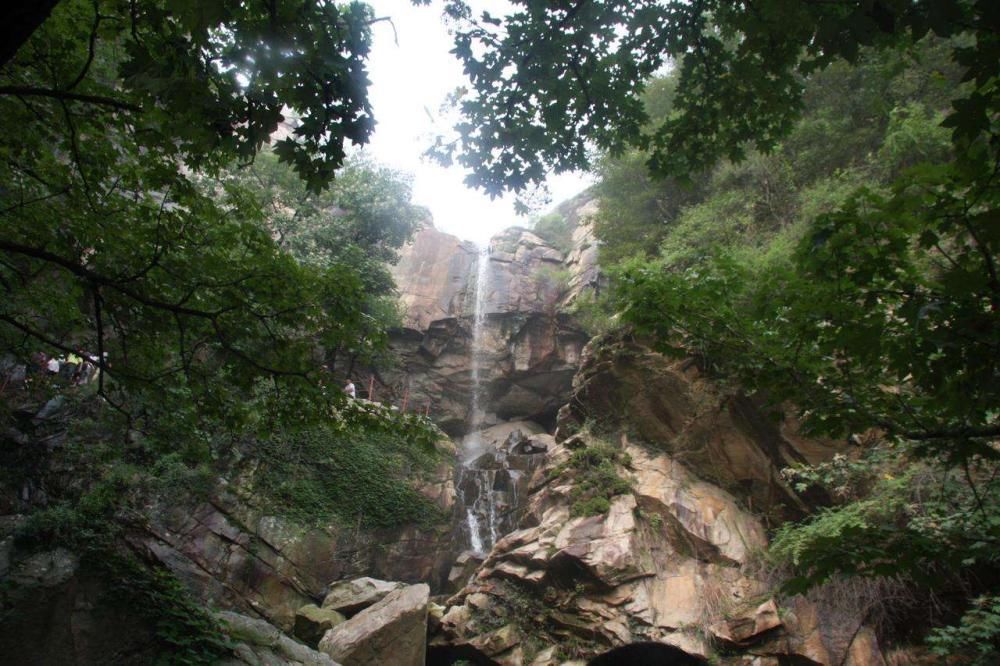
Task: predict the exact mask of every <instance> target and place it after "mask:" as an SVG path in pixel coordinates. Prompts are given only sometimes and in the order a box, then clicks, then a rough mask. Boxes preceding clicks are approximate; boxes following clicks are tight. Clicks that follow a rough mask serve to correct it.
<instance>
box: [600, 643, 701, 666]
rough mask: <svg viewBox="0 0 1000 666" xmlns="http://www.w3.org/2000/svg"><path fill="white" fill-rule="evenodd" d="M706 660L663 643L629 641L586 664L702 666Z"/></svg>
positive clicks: (605, 665) (612, 665) (611, 665)
mask: <svg viewBox="0 0 1000 666" xmlns="http://www.w3.org/2000/svg"><path fill="white" fill-rule="evenodd" d="M707 663H708V662H707V661H705V660H704V659H701V658H700V657H695V656H693V655H690V654H688V653H687V652H685V651H684V650H681V649H680V648H676V647H674V646H673V645H666V644H664V643H651V642H649V643H630V644H629V645H623V646H621V647H616V648H614V649H613V650H608V651H607V652H605V653H603V654H599V655H598V656H596V657H594V658H593V659H591V660H590V661H589V662H587V665H588V666H704V665H705V664H707Z"/></svg>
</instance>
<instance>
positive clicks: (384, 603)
mask: <svg viewBox="0 0 1000 666" xmlns="http://www.w3.org/2000/svg"><path fill="white" fill-rule="evenodd" d="M429 599H430V588H428V587H427V586H426V585H410V586H407V587H404V588H402V589H399V590H394V591H393V592H390V593H389V594H388V595H386V597H385V598H383V599H382V600H381V601H379V602H378V603H376V604H375V605H373V606H370V607H368V608H366V609H365V610H363V611H361V612H360V613H358V614H357V615H355V616H354V617H352V618H351V619H349V620H348V621H346V622H344V623H343V624H341V625H338V626H336V627H334V628H333V629H331V630H330V631H328V632H327V633H326V635H325V636H323V639H322V640H321V641H320V643H319V649H320V650H321V651H322V652H324V653H326V654H328V655H329V656H330V657H332V658H333V659H335V660H336V661H339V662H340V663H342V664H344V666H382V665H383V664H394V665H398V666H423V664H424V661H425V657H426V653H427V604H428V601H429Z"/></svg>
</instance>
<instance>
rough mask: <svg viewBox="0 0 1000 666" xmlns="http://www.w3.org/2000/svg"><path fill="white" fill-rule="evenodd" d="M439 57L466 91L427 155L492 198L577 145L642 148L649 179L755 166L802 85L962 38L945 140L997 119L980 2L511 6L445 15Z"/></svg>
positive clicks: (562, 159)
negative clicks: (658, 87) (866, 58)
mask: <svg viewBox="0 0 1000 666" xmlns="http://www.w3.org/2000/svg"><path fill="white" fill-rule="evenodd" d="M448 13H449V15H450V16H451V18H452V20H453V21H454V23H455V27H454V31H455V49H454V51H453V52H454V53H455V55H456V56H457V57H458V59H459V60H460V61H461V63H462V64H463V67H464V70H465V73H466V75H467V76H468V78H469V81H470V84H471V86H470V88H469V89H468V90H464V91H460V93H464V94H460V95H458V96H457V98H456V102H457V106H458V111H459V114H460V121H459V122H458V124H457V126H456V128H455V135H454V136H450V137H441V138H439V139H438V141H437V143H436V144H435V146H434V147H433V148H432V149H431V154H433V155H435V156H436V157H438V158H439V159H441V160H442V161H444V162H445V163H450V162H451V161H452V160H457V161H458V162H459V163H460V164H461V165H462V166H464V167H466V168H468V169H470V170H472V172H473V174H472V175H471V176H470V177H469V178H468V179H467V180H468V182H469V183H470V184H472V185H475V186H478V187H481V188H483V189H485V190H486V191H487V192H490V193H492V194H497V193H499V192H502V191H504V190H520V189H522V188H524V187H525V186H527V185H529V184H532V183H539V182H541V181H542V180H543V179H544V178H545V176H546V174H547V173H548V172H549V171H555V172H557V173H558V172H562V171H567V170H571V169H575V168H586V167H587V166H589V164H590V154H591V151H590V149H589V146H597V148H598V149H600V150H601V151H603V152H609V153H611V154H613V155H617V154H621V153H622V152H623V151H625V150H626V149H628V148H638V149H640V150H649V151H650V156H649V162H648V163H649V166H650V168H651V169H652V170H653V171H654V172H655V173H657V174H663V175H666V174H670V175H674V176H676V177H678V178H681V179H690V178H693V177H695V176H696V174H698V173H700V172H702V171H703V170H704V169H706V168H708V167H710V166H712V165H713V164H714V163H715V162H716V161H717V160H718V159H719V158H722V157H725V158H728V159H731V160H740V159H742V158H743V157H745V155H746V154H747V148H748V147H754V148H756V149H758V150H760V151H763V152H767V151H769V150H771V149H773V148H774V147H775V146H776V145H777V144H778V143H779V142H780V141H781V140H782V139H784V138H785V136H786V135H787V134H788V132H789V130H790V129H791V127H792V125H793V123H794V121H795V120H796V119H797V117H798V116H799V113H800V111H801V109H802V108H803V105H804V103H805V99H804V94H803V85H802V78H803V77H804V76H807V75H809V74H810V73H814V72H816V71H819V70H822V69H823V68H825V67H828V66H830V65H831V63H833V62H835V61H837V60H839V59H842V60H845V61H847V62H849V63H855V62H857V61H858V59H859V57H860V54H861V53H862V51H863V49H864V47H872V48H874V49H878V50H889V49H903V48H905V47H906V46H908V45H911V44H913V43H915V42H917V41H918V40H919V39H921V38H923V37H924V36H926V35H927V34H928V33H932V34H934V35H936V36H938V37H943V38H949V37H952V36H954V35H956V34H959V33H968V34H971V35H973V36H974V39H971V40H970V41H969V43H967V44H966V45H964V46H962V47H961V48H960V49H957V50H956V51H955V56H956V59H957V60H958V61H959V62H960V63H961V64H962V65H963V66H964V67H967V68H968V79H969V80H970V81H972V80H974V81H975V86H974V88H975V90H974V91H970V92H969V94H968V95H967V96H964V97H963V98H962V99H960V100H957V101H956V103H955V105H954V113H953V116H952V117H953V122H954V125H953V126H954V127H963V128H982V127H987V126H989V124H990V122H991V121H990V118H991V117H992V113H993V112H994V111H993V110H995V109H996V106H997V96H998V91H997V87H996V86H995V85H994V83H993V82H994V81H995V79H996V76H997V73H998V65H997V62H998V61H1000V59H998V58H996V49H997V37H996V27H997V21H998V20H1000V18H998V16H997V14H996V12H995V11H994V10H993V9H992V3H991V2H989V1H988V0H948V1H946V2H940V1H936V2H930V1H922V2H905V1H903V0H886V1H884V2H876V3H870V2H849V3H801V2H796V1H795V0H780V1H777V2H769V3H766V4H763V5H754V6H752V7H751V6H747V5H743V4H733V3H729V2H721V1H714V0H708V1H705V2H684V1H681V0H674V1H670V2H659V1H655V0H643V1H640V2H635V1H626V0H600V1H595V2H580V3H550V2H541V1H535V0H522V1H521V2H518V3H516V4H515V7H514V10H513V11H512V12H511V13H510V14H509V15H508V16H506V17H504V18H503V19H500V18H497V17H494V16H492V15H490V14H489V13H488V12H482V13H481V14H479V15H476V14H475V13H474V12H473V10H472V8H471V7H470V6H469V4H467V3H466V2H464V1H463V0H452V2H450V3H448ZM671 64H672V65H674V67H675V68H676V71H677V85H676V87H675V88H674V89H673V90H672V93H671V94H672V104H671V108H672V110H671V112H670V113H667V114H665V115H663V116H662V118H660V119H658V120H657V121H656V122H653V123H650V122H649V121H650V113H649V112H648V111H647V110H646V108H644V106H643V104H642V100H641V95H642V93H643V92H644V91H645V90H646V88H647V82H648V81H649V79H650V78H651V77H652V76H653V75H654V74H655V73H656V72H658V71H660V70H661V69H662V68H664V67H665V66H668V65H671Z"/></svg>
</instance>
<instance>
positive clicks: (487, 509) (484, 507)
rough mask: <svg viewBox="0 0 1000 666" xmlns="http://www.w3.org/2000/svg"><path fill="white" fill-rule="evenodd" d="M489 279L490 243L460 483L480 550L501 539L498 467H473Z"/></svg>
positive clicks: (480, 290)
mask: <svg viewBox="0 0 1000 666" xmlns="http://www.w3.org/2000/svg"><path fill="white" fill-rule="evenodd" d="M489 279H490V254H489V245H487V246H486V247H484V248H481V249H480V250H479V257H478V258H477V260H476V292H475V293H476V297H475V301H474V305H473V310H472V346H471V348H470V353H469V357H470V358H469V363H470V368H471V374H472V398H471V401H470V405H469V435H468V436H467V437H466V438H465V441H464V443H463V444H464V447H463V448H464V451H463V457H464V461H463V466H462V470H461V477H460V485H461V487H462V488H463V489H464V492H463V495H464V496H465V498H464V499H465V506H466V527H467V528H468V530H469V547H470V548H472V550H474V551H475V552H476V553H485V552H486V551H487V550H488V549H490V548H492V547H493V544H494V543H495V542H496V539H497V524H496V523H497V520H496V515H497V511H496V502H495V499H494V492H493V486H494V484H495V482H496V479H495V475H496V471H495V470H491V469H476V468H474V467H472V465H473V464H474V463H476V462H477V461H478V460H479V459H480V457H481V456H482V454H483V453H484V450H483V448H484V447H483V441H482V434H481V432H480V431H481V430H482V427H483V421H484V417H485V410H484V405H483V386H482V381H481V378H480V369H481V365H482V361H483V328H484V324H485V323H486V310H487V308H486V298H487V296H488V293H489ZM484 532H485V533H484Z"/></svg>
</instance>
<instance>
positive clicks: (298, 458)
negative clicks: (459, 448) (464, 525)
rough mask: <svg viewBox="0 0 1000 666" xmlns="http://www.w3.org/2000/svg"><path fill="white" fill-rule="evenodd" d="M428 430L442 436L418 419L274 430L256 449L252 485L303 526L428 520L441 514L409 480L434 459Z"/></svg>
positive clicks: (378, 524)
mask: <svg viewBox="0 0 1000 666" xmlns="http://www.w3.org/2000/svg"><path fill="white" fill-rule="evenodd" d="M379 420H380V421H381V422H382V423H386V422H388V419H385V418H384V417H380V418H379ZM428 434H430V435H432V436H433V435H436V436H437V437H441V436H443V435H440V433H436V432H435V431H434V430H433V427H432V426H428V425H426V424H423V423H419V422H418V420H417V418H414V419H413V421H412V422H410V423H405V422H403V423H401V427H400V428H399V432H394V431H392V430H388V429H386V428H380V427H377V425H375V424H371V423H370V424H366V425H360V424H358V423H357V422H356V421H355V420H353V419H352V420H351V421H350V427H349V428H336V427H334V426H316V427H313V428H307V429H303V430H298V431H293V432H286V433H278V434H277V435H276V436H275V437H272V438H270V439H268V440H266V441H262V442H259V443H257V445H256V446H255V450H254V453H253V457H254V460H255V461H256V462H257V464H258V465H259V467H258V469H257V470H256V474H255V483H254V490H255V491H256V492H258V493H260V494H261V496H262V498H263V499H264V501H265V502H266V503H269V504H271V505H272V506H274V507H275V508H276V509H277V510H278V512H279V514H281V515H285V516H288V517H290V518H292V519H293V520H295V521H297V522H299V523H300V524H303V525H317V526H321V525H325V524H329V523H330V522H339V523H340V524H343V525H360V526H362V527H396V526H399V525H403V524H407V523H420V524H425V525H428V524H433V523H435V522H438V521H441V520H443V519H444V516H443V515H441V512H440V510H439V509H438V508H437V506H436V505H435V504H434V503H433V502H432V501H431V500H429V499H427V498H426V497H424V496H423V495H421V494H420V493H419V492H417V491H416V490H415V489H414V487H413V485H412V482H413V480H414V479H415V478H418V477H419V474H420V473H421V472H427V471H429V470H432V469H433V468H434V466H435V464H436V463H437V462H439V455H438V454H437V452H436V451H435V449H434V442H435V440H434V439H431V440H429V441H428V439H427V437H428ZM435 439H436V438H435Z"/></svg>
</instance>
